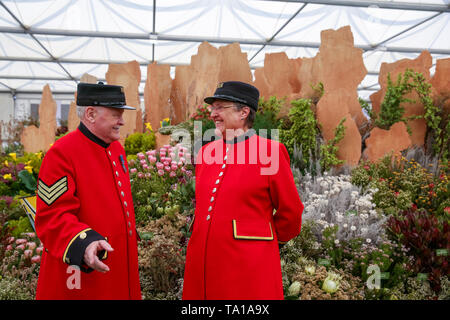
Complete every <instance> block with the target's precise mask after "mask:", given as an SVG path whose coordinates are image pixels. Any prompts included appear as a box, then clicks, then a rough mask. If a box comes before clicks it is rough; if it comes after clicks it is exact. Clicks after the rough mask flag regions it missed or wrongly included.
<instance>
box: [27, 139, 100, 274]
mask: <svg viewBox="0 0 450 320" xmlns="http://www.w3.org/2000/svg"><path fill="white" fill-rule="evenodd" d="M64 151H65V150H64V148H61V147H60V146H58V145H57V144H55V145H54V146H53V147H52V148H50V150H49V151H48V152H47V154H46V155H45V157H44V160H43V162H42V166H41V169H40V171H39V179H38V192H37V212H36V221H35V223H36V233H37V235H38V237H39V239H40V240H41V241H42V243H43V244H44V247H45V249H46V251H47V252H48V254H50V255H52V256H54V257H56V258H58V259H61V261H63V262H64V263H67V264H70V265H78V266H80V267H82V268H81V270H82V271H91V270H90V269H88V268H86V266H85V265H84V264H83V256H84V251H85V249H86V247H87V246H88V245H89V243H91V242H92V241H95V240H100V239H104V238H103V237H102V236H101V235H100V234H98V233H97V232H95V231H94V230H92V229H91V228H90V227H89V226H88V225H86V224H85V223H82V222H80V221H79V219H78V217H77V213H78V211H79V208H80V201H79V199H78V197H77V189H76V186H75V182H74V177H75V174H76V173H75V172H74V169H73V168H74V166H73V165H72V164H71V163H70V160H69V157H68V156H67V151H66V152H64Z"/></svg>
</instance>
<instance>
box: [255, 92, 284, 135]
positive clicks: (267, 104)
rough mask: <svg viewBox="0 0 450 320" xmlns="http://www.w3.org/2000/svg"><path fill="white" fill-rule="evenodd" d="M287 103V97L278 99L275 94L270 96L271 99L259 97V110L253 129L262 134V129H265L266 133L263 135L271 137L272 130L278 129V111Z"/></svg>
mask: <svg viewBox="0 0 450 320" xmlns="http://www.w3.org/2000/svg"><path fill="white" fill-rule="evenodd" d="M285 103H286V102H285V99H277V98H276V97H275V96H272V97H270V99H269V100H264V99H263V98H261V99H259V105H258V111H257V112H256V114H255V121H254V122H253V129H255V130H256V132H257V133H258V134H260V135H261V134H262V132H261V129H265V131H264V133H265V134H262V135H263V136H266V137H267V138H268V139H271V138H272V135H271V130H272V129H278V126H279V120H278V113H279V112H280V110H281V107H282V106H283V105H284V104H285Z"/></svg>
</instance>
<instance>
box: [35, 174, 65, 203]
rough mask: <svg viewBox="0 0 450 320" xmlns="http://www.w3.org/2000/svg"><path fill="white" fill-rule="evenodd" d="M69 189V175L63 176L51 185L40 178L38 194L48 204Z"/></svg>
mask: <svg viewBox="0 0 450 320" xmlns="http://www.w3.org/2000/svg"><path fill="white" fill-rule="evenodd" d="M67 190H68V186H67V177H62V178H61V179H59V180H58V181H56V182H55V183H54V184H53V185H51V186H47V185H46V184H45V183H44V182H43V181H42V180H40V179H39V187H38V196H39V198H41V200H42V201H44V202H45V203H46V204H47V205H48V206H49V205H51V204H52V203H53V202H55V201H56V199H58V198H59V197H60V196H61V195H63V194H64V193H65V192H67Z"/></svg>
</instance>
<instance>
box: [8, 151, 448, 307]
mask: <svg viewBox="0 0 450 320" xmlns="http://www.w3.org/2000/svg"><path fill="white" fill-rule="evenodd" d="M2 159H3V162H2V163H3V167H1V168H0V169H3V172H4V175H8V174H10V175H11V179H9V176H6V178H5V177H4V176H3V178H4V179H3V180H2V181H0V184H3V185H4V186H3V189H2V188H0V190H4V191H3V193H2V194H0V196H1V198H0V227H1V228H0V258H1V261H2V263H1V265H0V299H33V298H34V294H35V290H36V283H37V277H38V272H39V265H40V255H41V253H42V246H41V244H40V242H39V239H37V238H36V235H35V234H34V233H32V232H31V231H32V228H31V226H30V224H29V222H28V218H27V217H26V216H25V213H24V212H23V210H22V208H20V205H19V204H18V202H17V198H18V197H19V196H21V195H26V194H29V193H30V192H29V190H28V189H27V186H26V185H25V182H24V180H23V178H21V177H20V175H19V173H20V172H23V171H27V172H28V173H30V171H28V169H30V168H26V166H27V165H28V166H29V167H31V173H30V175H31V176H29V177H33V178H34V179H36V177H37V173H38V171H39V164H40V161H41V159H42V154H40V155H39V154H28V155H25V156H23V157H17V155H14V156H12V155H6V156H5V157H3V158H2ZM0 160H1V159H0ZM29 161H31V162H29ZM33 161H35V162H33ZM191 161H192V159H191V155H190V150H189V149H187V148H186V146H183V145H181V144H176V145H166V146H163V147H162V148H160V149H158V150H143V151H141V152H139V153H137V154H136V156H131V157H130V158H129V167H130V177H131V181H132V184H131V186H132V193H133V200H134V205H135V212H136V220H137V226H138V232H139V234H140V236H141V238H142V240H141V241H140V242H139V244H138V253H139V273H140V280H141V287H142V294H143V298H144V299H180V298H181V293H182V285H183V274H184V261H185V254H186V246H187V242H188V239H189V236H190V234H189V232H188V226H189V223H190V221H191V219H192V215H193V213H194V208H195V192H194V185H195V170H194V166H193V165H192V164H191ZM430 164H432V165H430ZM8 170H9V171H8ZM6 171H8V173H6ZM293 173H294V177H295V181H296V184H297V188H298V192H299V195H300V197H301V199H302V202H303V203H304V205H305V209H304V212H303V223H302V231H301V233H300V235H299V236H298V237H296V238H295V239H292V240H291V241H290V242H288V243H287V244H286V245H285V246H284V247H283V248H282V249H281V250H280V256H281V265H282V271H283V286H284V292H285V297H286V299H301V300H308V299H327V300H328V299H331V300H340V299H345V300H353V299H354V300H362V299H366V300H368V299H449V298H450V285H449V280H448V273H449V266H448V250H449V249H450V248H449V241H448V240H449V237H450V234H449V226H448V222H449V214H450V203H449V198H450V194H449V190H450V185H449V181H450V176H449V168H448V166H444V165H442V164H439V163H437V162H432V163H424V161H420V160H415V159H414V158H412V157H409V158H408V156H407V155H406V156H405V158H403V159H400V160H399V161H398V162H392V161H391V160H390V159H388V158H386V159H384V160H383V161H381V162H379V163H377V164H373V163H365V162H363V163H361V164H360V165H359V166H358V167H357V168H354V169H353V170H352V171H351V172H348V174H339V175H333V174H331V173H324V174H317V175H316V176H312V175H311V174H308V173H305V174H302V172H301V171H300V170H299V169H297V168H293ZM316 173H317V172H316ZM22 175H23V174H22ZM23 177H26V176H24V175H23ZM14 179H15V180H14ZM25 179H26V178H25ZM13 182H16V183H17V184H16V185H15V186H14V187H13ZM29 182H33V180H32V179H31V180H30V181H29ZM5 186H6V187H5ZM14 188H15V189H14Z"/></svg>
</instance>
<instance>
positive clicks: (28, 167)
mask: <svg viewBox="0 0 450 320" xmlns="http://www.w3.org/2000/svg"><path fill="white" fill-rule="evenodd" d="M25 170H27V171H28V172H29V173H33V167H32V166H25Z"/></svg>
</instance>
